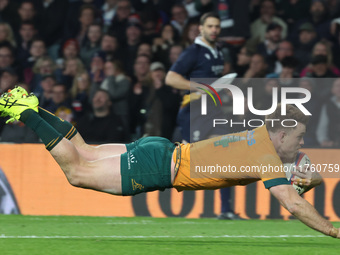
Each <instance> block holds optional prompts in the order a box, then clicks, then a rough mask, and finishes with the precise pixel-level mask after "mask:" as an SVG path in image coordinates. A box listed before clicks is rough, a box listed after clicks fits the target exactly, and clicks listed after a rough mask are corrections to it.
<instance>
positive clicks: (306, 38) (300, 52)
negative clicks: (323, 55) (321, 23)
mask: <svg viewBox="0 0 340 255" xmlns="http://www.w3.org/2000/svg"><path fill="white" fill-rule="evenodd" d="M316 41H317V34H316V32H315V29H314V26H313V25H312V24H311V23H304V24H302V25H301V26H300V27H299V40H298V42H297V43H296V45H295V53H294V56H295V57H296V58H297V59H299V62H300V63H299V71H301V69H302V68H303V67H305V66H306V65H307V64H308V63H309V61H310V59H311V52H312V49H313V47H314V45H315V43H316Z"/></svg>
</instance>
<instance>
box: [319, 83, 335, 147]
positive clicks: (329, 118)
mask: <svg viewBox="0 0 340 255" xmlns="http://www.w3.org/2000/svg"><path fill="white" fill-rule="evenodd" d="M316 134H317V139H318V141H319V143H320V145H321V147H338V146H340V79H336V80H335V81H334V83H333V85H332V97H331V99H330V100H329V101H328V102H326V103H325V104H324V105H323V106H322V110H321V115H320V120H319V125H318V128H317V133H316Z"/></svg>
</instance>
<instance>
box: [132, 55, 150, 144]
mask: <svg viewBox="0 0 340 255" xmlns="http://www.w3.org/2000/svg"><path fill="white" fill-rule="evenodd" d="M149 72H150V59H149V58H148V57H147V56H145V55H139V56H137V58H136V61H135V64H134V77H133V83H132V89H131V93H130V95H129V111H130V112H129V115H130V130H131V134H134V135H136V138H137V137H140V136H141V135H142V134H143V126H144V123H145V113H146V102H147V98H148V96H149V94H150V87H148V86H146V82H145V80H146V78H147V77H148V74H149Z"/></svg>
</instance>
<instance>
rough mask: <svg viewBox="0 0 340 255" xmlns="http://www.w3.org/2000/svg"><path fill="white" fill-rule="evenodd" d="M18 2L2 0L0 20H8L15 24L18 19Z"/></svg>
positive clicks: (0, 3)
mask: <svg viewBox="0 0 340 255" xmlns="http://www.w3.org/2000/svg"><path fill="white" fill-rule="evenodd" d="M17 10H18V3H17V1H13V0H12V1H10V0H0V22H8V23H9V24H11V25H12V24H15V22H16V20H17V19H18V12H17Z"/></svg>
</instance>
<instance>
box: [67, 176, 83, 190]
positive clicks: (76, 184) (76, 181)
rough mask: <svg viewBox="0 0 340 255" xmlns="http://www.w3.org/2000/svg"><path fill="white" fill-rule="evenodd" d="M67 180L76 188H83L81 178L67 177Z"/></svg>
mask: <svg viewBox="0 0 340 255" xmlns="http://www.w3.org/2000/svg"><path fill="white" fill-rule="evenodd" d="M67 180H68V182H69V183H70V184H71V185H72V186H74V187H78V188H80V187H82V186H81V181H80V178H78V177H76V176H74V175H67Z"/></svg>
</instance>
